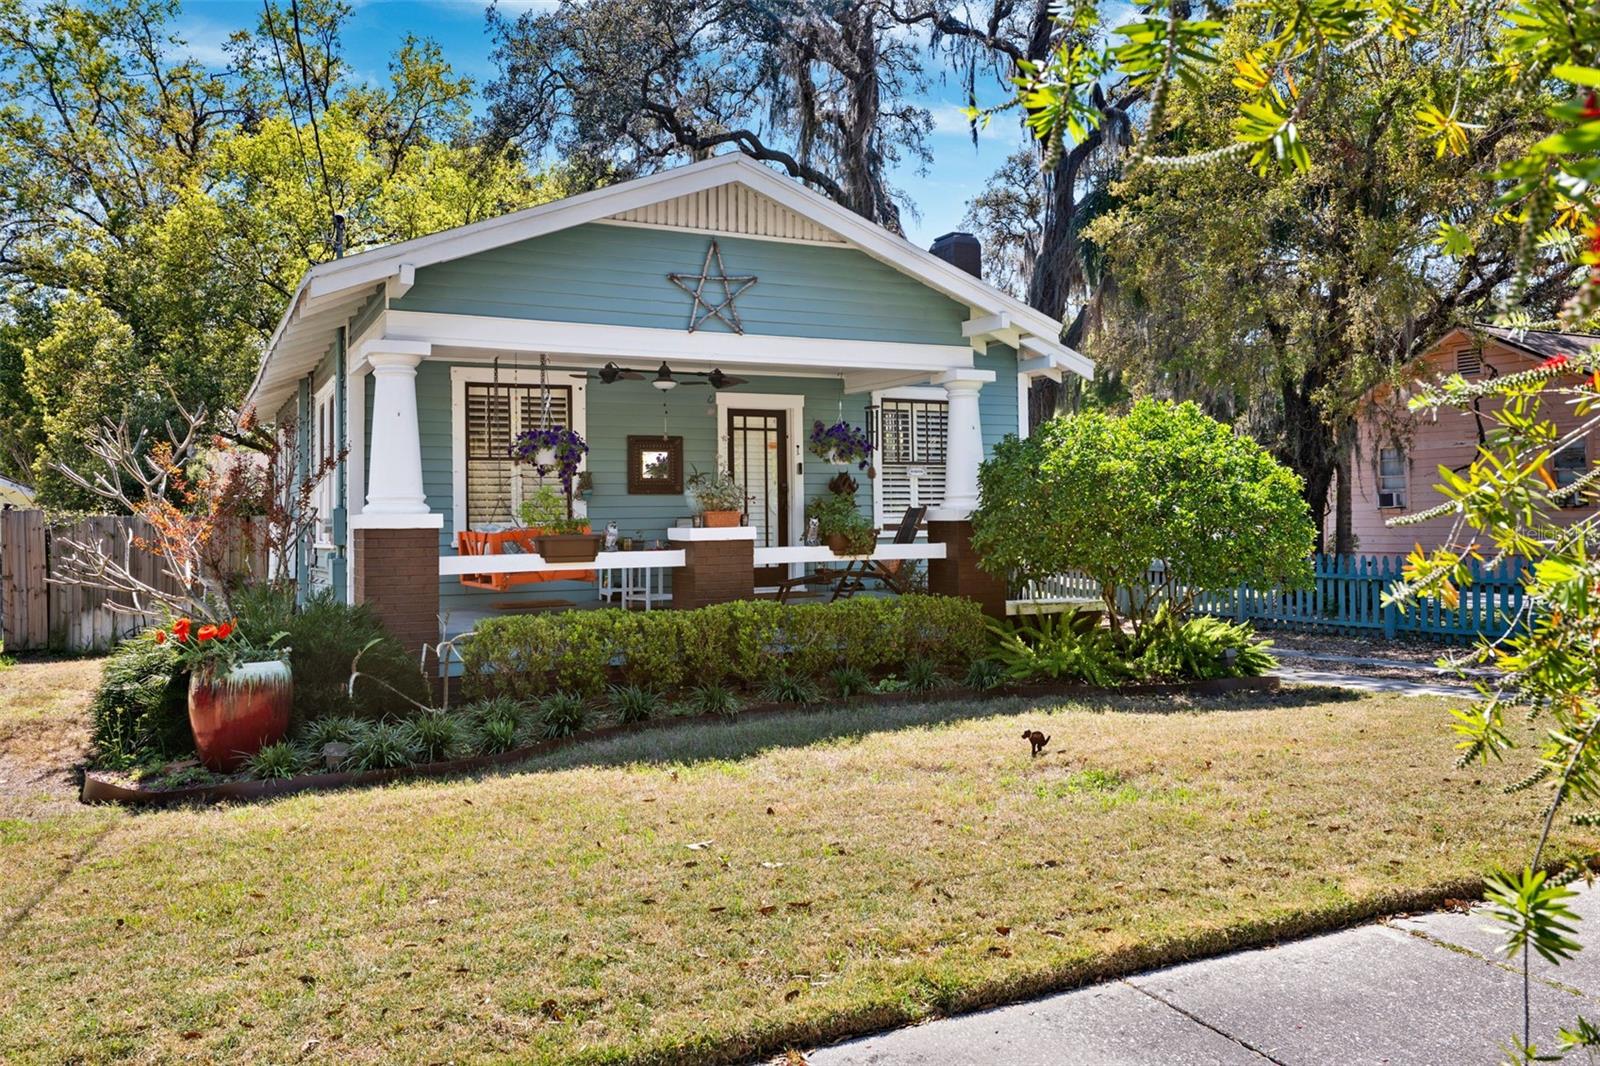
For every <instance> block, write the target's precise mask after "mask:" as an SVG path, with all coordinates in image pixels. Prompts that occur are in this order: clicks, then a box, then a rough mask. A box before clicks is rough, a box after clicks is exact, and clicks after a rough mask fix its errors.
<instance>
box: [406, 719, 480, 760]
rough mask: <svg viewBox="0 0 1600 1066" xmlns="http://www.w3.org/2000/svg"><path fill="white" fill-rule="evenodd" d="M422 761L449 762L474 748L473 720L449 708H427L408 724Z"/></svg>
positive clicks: (419, 758)
mask: <svg viewBox="0 0 1600 1066" xmlns="http://www.w3.org/2000/svg"><path fill="white" fill-rule="evenodd" d="M408 724H409V725H410V727H411V736H412V739H413V740H415V741H416V745H417V761H418V762H424V763H429V762H447V761H448V760H450V759H459V758H462V757H463V756H465V755H467V754H469V753H471V751H472V742H473V736H472V723H471V722H469V721H468V720H467V719H466V718H465V717H464V716H462V715H459V714H451V713H449V712H448V711H437V710H435V711H423V712H422V713H420V714H418V715H417V716H416V717H414V718H412V719H411V720H410V722H409V723H408Z"/></svg>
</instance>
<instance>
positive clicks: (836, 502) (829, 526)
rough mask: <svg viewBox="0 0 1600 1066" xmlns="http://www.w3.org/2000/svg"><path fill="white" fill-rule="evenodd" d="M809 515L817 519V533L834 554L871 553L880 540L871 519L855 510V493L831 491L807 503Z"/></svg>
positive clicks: (807, 513)
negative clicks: (846, 493) (847, 494)
mask: <svg viewBox="0 0 1600 1066" xmlns="http://www.w3.org/2000/svg"><path fill="white" fill-rule="evenodd" d="M806 517H807V518H815V519H816V520H817V532H818V533H819V534H820V535H821V537H822V540H823V543H825V544H827V546H828V547H829V548H830V549H832V551H833V553H834V554H835V555H871V554H872V549H873V548H874V547H876V546H877V543H878V530H877V527H876V526H874V525H873V524H872V520H871V519H870V518H868V517H867V516H866V515H864V514H862V513H861V512H860V511H858V510H856V501H855V497H854V496H846V495H844V494H843V493H838V492H830V493H828V494H827V495H825V496H818V497H817V498H816V499H814V500H812V501H811V502H810V503H808V504H806Z"/></svg>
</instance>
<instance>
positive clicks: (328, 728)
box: [299, 714, 362, 755]
mask: <svg viewBox="0 0 1600 1066" xmlns="http://www.w3.org/2000/svg"><path fill="white" fill-rule="evenodd" d="M361 724H362V723H361V719H359V718H352V717H350V716H349V715H341V714H330V715H328V716H327V717H326V718H316V719H313V720H312V721H309V722H306V723H304V724H303V725H302V726H301V727H300V730H299V734H300V743H301V744H303V745H304V746H305V747H307V748H309V749H310V750H311V751H313V752H316V753H317V754H319V755H320V754H321V753H322V749H323V748H325V747H327V746H328V745H329V744H349V743H350V742H351V741H353V740H355V739H356V734H358V733H360V732H361Z"/></svg>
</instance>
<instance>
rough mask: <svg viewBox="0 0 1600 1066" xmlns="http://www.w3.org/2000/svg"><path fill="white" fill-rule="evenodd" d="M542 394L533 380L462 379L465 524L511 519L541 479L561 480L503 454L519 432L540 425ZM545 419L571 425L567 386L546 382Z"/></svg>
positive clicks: (493, 522)
mask: <svg viewBox="0 0 1600 1066" xmlns="http://www.w3.org/2000/svg"><path fill="white" fill-rule="evenodd" d="M542 397H543V393H541V392H540V391H539V386H538V385H536V384H533V385H520V384H512V385H507V384H501V385H497V384H494V383H493V382H473V381H469V382H467V383H466V395H465V400H466V415H467V419H466V421H467V525H468V526H469V527H472V528H476V527H478V526H482V525H490V524H495V523H509V522H511V521H512V516H513V515H514V514H515V513H516V511H517V509H518V507H520V506H521V504H522V500H523V498H524V497H525V496H527V495H531V494H532V492H534V491H536V490H537V489H538V486H539V484H540V483H541V480H543V481H548V482H550V483H551V484H554V485H559V484H560V482H559V479H557V477H556V476H555V474H554V473H551V474H550V475H548V476H547V477H546V478H544V479H540V478H539V476H538V475H537V474H536V473H535V471H534V469H533V467H531V466H527V465H519V464H517V463H514V462H512V461H511V458H510V457H509V456H508V455H507V452H508V450H509V449H510V447H511V442H512V441H513V440H514V439H516V436H517V434H518V433H521V432H522V431H523V430H527V429H537V428H539V426H540V425H541V424H542V419H543V417H544V411H543V403H542ZM549 417H550V424H551V425H552V426H566V425H571V418H572V388H571V386H568V385H552V386H550V413H549Z"/></svg>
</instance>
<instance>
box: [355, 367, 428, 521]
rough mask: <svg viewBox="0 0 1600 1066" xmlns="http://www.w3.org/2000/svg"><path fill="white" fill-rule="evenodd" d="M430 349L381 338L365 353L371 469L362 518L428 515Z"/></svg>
mask: <svg viewBox="0 0 1600 1066" xmlns="http://www.w3.org/2000/svg"><path fill="white" fill-rule="evenodd" d="M428 349H429V345H426V344H420V345H419V344H417V343H416V342H405V341H402V342H395V341H388V342H385V341H379V342H377V343H376V344H375V345H374V346H373V347H372V348H370V349H369V350H368V351H367V352H366V353H365V354H366V361H367V363H368V364H369V365H370V366H371V367H372V382H373V388H372V449H371V453H370V454H371V463H372V467H371V473H370V474H369V475H368V478H367V503H366V506H365V507H364V508H362V515H363V516H373V517H375V516H378V515H391V516H402V515H416V516H419V517H422V516H426V515H427V514H428V499H427V496H426V494H425V493H424V492H423V490H422V440H421V437H420V436H419V434H418V431H417V364H418V363H420V362H422V357H423V356H424V355H426V354H427V353H428ZM440 517H442V516H440ZM369 521H370V520H369ZM384 524H385V525H391V524H392V522H385V523H384ZM417 524H418V525H431V524H433V523H432V522H431V521H427V520H424V521H420V522H418V523H417Z"/></svg>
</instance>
